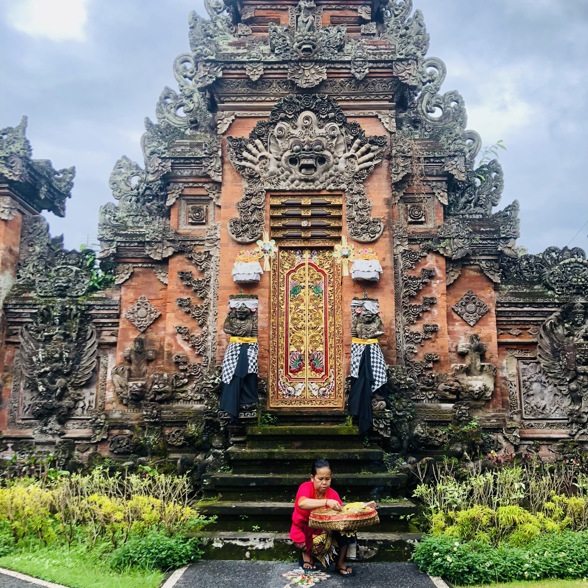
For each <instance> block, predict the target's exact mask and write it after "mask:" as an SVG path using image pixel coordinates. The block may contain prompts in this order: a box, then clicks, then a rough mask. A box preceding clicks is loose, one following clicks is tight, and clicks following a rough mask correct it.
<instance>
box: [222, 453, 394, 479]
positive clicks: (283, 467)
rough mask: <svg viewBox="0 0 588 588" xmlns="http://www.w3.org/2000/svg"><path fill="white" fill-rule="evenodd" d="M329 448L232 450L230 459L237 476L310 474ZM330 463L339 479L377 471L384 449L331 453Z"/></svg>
mask: <svg viewBox="0 0 588 588" xmlns="http://www.w3.org/2000/svg"><path fill="white" fill-rule="evenodd" d="M325 454H326V449H325V448H320V449H282V448H279V449H267V448H263V449H257V448H253V449H249V448H241V447H231V448H230V449H229V450H228V453H227V455H228V457H229V460H230V462H231V465H232V468H233V473H234V474H247V473H251V472H267V473H279V472H291V473H303V474H307V475H308V472H309V464H312V463H313V462H314V461H315V460H316V459H318V458H321V457H325ZM329 454H330V456H329V462H330V464H331V467H332V469H333V472H335V473H336V475H337V477H339V476H340V474H342V473H349V472H354V471H357V470H358V469H359V470H360V471H363V472H377V471H378V470H381V469H382V463H383V462H382V460H383V457H384V453H383V452H382V450H380V449H369V448H368V449H366V448H363V447H362V448H345V449H338V450H337V452H336V453H335V452H333V451H332V450H331V451H330V452H329Z"/></svg>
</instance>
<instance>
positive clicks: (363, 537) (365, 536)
mask: <svg viewBox="0 0 588 588" xmlns="http://www.w3.org/2000/svg"><path fill="white" fill-rule="evenodd" d="M198 537H199V538H201V539H202V540H204V541H213V542H214V541H227V542H237V543H239V544H242V545H245V544H252V545H253V544H254V543H255V544H256V545H258V544H259V545H266V546H267V547H259V549H269V548H271V545H272V544H273V543H274V542H290V535H289V534H288V533H281V532H275V533H273V532H271V531H265V532H263V533H262V532H255V531H200V532H199V533H198ZM422 537H423V533H397V532H390V533H370V532H369V531H358V532H357V540H358V541H407V542H411V543H413V542H417V541H419V540H420V539H421V538H422Z"/></svg>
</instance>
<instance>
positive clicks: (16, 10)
mask: <svg viewBox="0 0 588 588" xmlns="http://www.w3.org/2000/svg"><path fill="white" fill-rule="evenodd" d="M414 5H415V8H419V9H421V10H422V11H423V13H424V16H425V22H426V24H427V28H428V31H429V33H430V36H431V48H430V50H429V55H430V56H435V57H439V58H441V59H442V60H443V61H444V62H445V63H446V65H447V69H448V76H447V79H446V81H445V83H444V86H443V90H444V91H448V90H458V91H459V92H460V93H461V94H462V96H463V97H464V99H465V102H466V106H467V110H468V128H471V129H474V130H477V131H478V132H479V133H480V134H481V136H482V139H483V141H484V144H485V145H492V144H493V143H496V141H498V140H499V139H502V140H503V141H504V143H505V145H506V146H507V148H508V150H507V151H506V152H503V153H502V155H501V163H502V165H503V167H504V170H505V178H506V187H505V191H504V193H503V197H502V202H501V203H500V205H499V207H498V208H497V210H498V209H500V208H503V207H504V206H506V205H507V204H508V203H510V202H511V201H512V200H514V199H518V200H519V201H520V203H521V238H520V239H519V242H518V243H519V245H521V246H524V247H526V248H527V249H528V250H529V251H530V252H532V253H537V252H540V251H543V250H544V249H545V248H546V247H548V246H550V245H557V246H559V247H563V246H565V245H568V244H569V245H570V246H579V247H582V248H583V249H585V250H588V193H587V192H588V190H587V188H586V179H585V174H586V171H587V169H588V115H587V111H588V64H587V63H586V60H587V58H588V0H414ZM202 6H203V3H202V0H165V1H161V0H0V60H1V61H0V71H1V72H2V78H1V79H2V85H1V91H0V128H4V127H7V126H15V125H17V124H18V122H19V121H20V118H21V116H22V115H23V114H26V115H28V117H29V127H28V132H27V136H28V137H29V139H30V141H31V143H32V147H33V156H34V157H35V158H39V159H51V160H52V161H53V164H54V166H55V167H56V168H63V167H68V166H70V165H75V166H76V168H77V175H76V180H75V187H74V191H73V198H72V199H71V200H69V201H68V203H67V216H66V218H65V219H57V218H55V217H52V216H51V215H48V217H49V218H50V222H51V227H52V233H53V234H54V235H56V234H60V233H65V237H66V244H67V245H68V246H69V247H77V246H79V245H80V244H82V243H86V242H88V243H95V242H96V227H97V222H98V208H99V206H100V205H101V204H103V203H105V202H107V201H108V200H111V199H112V196H111V193H110V190H109V188H108V178H109V175H110V172H111V170H112V167H113V166H114V163H115V162H116V161H117V159H118V158H119V157H120V156H121V155H123V154H124V155H128V156H129V157H130V158H131V159H134V160H136V161H137V162H139V163H140V164H141V165H143V157H142V154H141V149H140V145H139V140H140V137H141V135H142V133H143V130H144V127H143V119H144V118H145V117H146V116H148V117H150V118H151V119H152V120H155V104H156V102H157V99H158V97H159V94H160V93H161V91H162V89H163V88H164V86H166V85H167V86H170V87H172V88H174V89H177V83H176V81H175V79H174V77H173V73H172V65H173V61H174V59H175V58H176V57H177V56H178V55H179V54H181V53H185V52H188V51H189V44H188V14H189V12H190V11H191V10H193V9H195V10H197V11H198V12H200V13H204V11H203V8H202Z"/></svg>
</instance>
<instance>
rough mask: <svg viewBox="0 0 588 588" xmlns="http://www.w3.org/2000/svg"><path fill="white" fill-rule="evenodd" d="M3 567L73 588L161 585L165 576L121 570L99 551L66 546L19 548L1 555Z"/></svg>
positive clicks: (140, 587)
mask: <svg viewBox="0 0 588 588" xmlns="http://www.w3.org/2000/svg"><path fill="white" fill-rule="evenodd" d="M0 567H2V568H7V569H9V570H13V571H15V572H21V573H22V574H28V575H29V576H33V577H35V578H40V579H42V580H46V581H48V582H56V583H57V584H63V585H65V586H71V588H157V587H158V586H160V585H161V584H162V583H163V580H164V579H165V574H163V573H161V572H136V571H133V572H129V573H117V572H114V571H112V570H111V569H110V567H109V565H108V561H107V558H105V557H101V554H100V553H99V552H98V551H96V552H94V553H89V552H88V551H86V550H84V549H80V548H77V549H76V548H72V550H71V551H70V550H68V549H67V547H62V546H59V547H58V546H55V547H45V548H39V547H35V548H34V549H32V550H30V551H29V550H19V551H16V552H15V553H13V554H11V555H6V556H4V557H0Z"/></svg>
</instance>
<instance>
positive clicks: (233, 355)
mask: <svg viewBox="0 0 588 588" xmlns="http://www.w3.org/2000/svg"><path fill="white" fill-rule="evenodd" d="M241 345H247V346H248V348H247V363H248V365H247V373H248V374H256V373H257V355H258V353H259V343H229V346H228V347H227V350H226V351H225V356H224V358H223V370H222V375H221V380H222V381H223V383H225V384H230V383H231V380H232V379H233V375H234V374H235V370H236V369H237V363H238V361H239V352H240V351H241Z"/></svg>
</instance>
